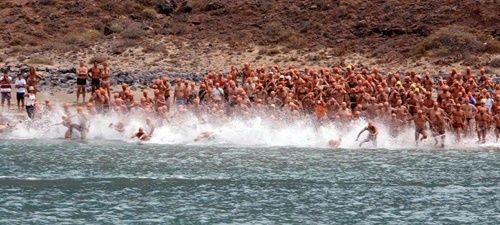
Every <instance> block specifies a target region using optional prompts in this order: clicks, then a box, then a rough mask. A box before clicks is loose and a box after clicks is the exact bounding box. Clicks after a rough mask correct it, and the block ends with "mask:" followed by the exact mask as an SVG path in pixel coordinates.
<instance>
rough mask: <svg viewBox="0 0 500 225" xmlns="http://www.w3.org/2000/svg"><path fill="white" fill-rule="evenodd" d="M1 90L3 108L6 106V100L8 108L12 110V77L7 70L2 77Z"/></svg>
mask: <svg viewBox="0 0 500 225" xmlns="http://www.w3.org/2000/svg"><path fill="white" fill-rule="evenodd" d="M0 92H1V93H2V109H3V107H4V103H5V101H7V108H8V109H9V110H10V98H11V92H12V79H11V78H10V77H9V75H8V74H7V71H5V72H4V73H3V76H2V78H1V79H0Z"/></svg>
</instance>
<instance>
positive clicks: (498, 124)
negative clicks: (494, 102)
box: [493, 106, 500, 142]
mask: <svg viewBox="0 0 500 225" xmlns="http://www.w3.org/2000/svg"><path fill="white" fill-rule="evenodd" d="M493 120H494V121H495V136H496V138H497V140H496V141H497V142H498V138H500V106H497V107H496V114H495V117H494V118H493Z"/></svg>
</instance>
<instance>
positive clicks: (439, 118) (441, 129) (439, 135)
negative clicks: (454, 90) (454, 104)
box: [431, 111, 449, 148]
mask: <svg viewBox="0 0 500 225" xmlns="http://www.w3.org/2000/svg"><path fill="white" fill-rule="evenodd" d="M448 125H449V120H447V118H445V117H444V116H443V115H442V114H441V112H439V111H437V112H435V114H434V116H433V117H431V126H432V129H431V131H432V136H433V137H434V145H435V146H438V145H439V146H440V147H441V148H444V139H445V138H446V128H447V127H448ZM439 139H441V144H439Z"/></svg>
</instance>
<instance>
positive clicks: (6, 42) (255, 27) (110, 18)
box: [0, 0, 500, 66]
mask: <svg viewBox="0 0 500 225" xmlns="http://www.w3.org/2000/svg"><path fill="white" fill-rule="evenodd" d="M0 24H1V25H0V27H1V29H2V30H1V31H0V48H1V49H4V52H5V53H4V55H3V56H2V55H0V60H1V59H2V58H5V57H7V56H6V55H12V54H19V55H21V58H20V61H22V59H25V58H23V57H22V55H24V56H27V55H29V54H31V53H39V52H43V51H50V52H64V53H68V52H78V51H81V50H82V49H88V48H90V47H92V46H95V45H96V44H97V45H104V46H105V48H106V52H105V54H107V55H114V56H119V55H121V54H123V53H124V52H126V51H127V50H128V49H130V48H134V47H137V46H140V47H141V48H142V49H143V52H157V53H160V54H164V55H165V57H166V56H168V55H169V52H168V50H166V49H165V46H164V44H163V43H176V42H182V43H186V45H187V46H189V48H190V49H198V48H199V49H200V50H199V52H198V54H197V55H198V56H203V54H204V52H203V51H204V50H203V48H201V47H200V46H221V47H220V49H221V50H225V51H232V52H237V51H246V50H248V48H249V47H251V46H258V47H261V48H265V49H266V50H265V51H264V52H260V54H264V55H273V52H272V51H273V48H276V47H277V46H279V53H283V52H284V53H287V52H288V51H291V50H298V52H299V55H300V54H301V52H312V51H316V52H318V51H321V49H325V48H328V49H329V51H328V52H326V53H324V54H328V55H332V56H335V57H338V56H343V55H347V54H352V53H358V54H362V55H364V56H366V57H371V58H380V59H384V60H386V61H387V60H388V61H394V60H396V61H397V60H399V59H407V58H413V59H419V58H421V57H426V58H427V57H428V58H430V59H432V60H433V63H435V64H437V65H446V64H451V63H454V62H458V61H465V62H466V64H472V65H476V64H485V63H488V62H484V61H481V60H480V58H481V57H482V56H483V55H485V54H486V55H490V56H491V57H496V56H497V55H498V53H499V52H500V2H499V1H497V0H462V1H448V0H444V1H443V0H427V1H414V0H374V1H363V0H351V1H326V0H323V1H321V0H275V1H270V0H241V1H226V0H87V1H80V0H2V1H0ZM222 46H224V47H222ZM0 54H1V53H0ZM27 57H29V56H27ZM318 57H320V58H321V57H323V56H322V55H321V54H320V55H319V56H318ZM491 57H490V58H491ZM293 59H294V58H290V60H291V61H294V60H293ZM308 59H309V60H314V57H310V58H308ZM296 60H297V59H295V61H296ZM282 61H286V59H283V60H282ZM187 66H189V65H187Z"/></svg>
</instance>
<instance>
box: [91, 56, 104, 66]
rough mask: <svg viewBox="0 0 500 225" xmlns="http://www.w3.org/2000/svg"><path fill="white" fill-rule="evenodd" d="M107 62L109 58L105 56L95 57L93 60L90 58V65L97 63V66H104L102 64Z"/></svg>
mask: <svg viewBox="0 0 500 225" xmlns="http://www.w3.org/2000/svg"><path fill="white" fill-rule="evenodd" d="M107 60H108V57H107V56H105V55H95V56H93V57H92V58H90V60H89V63H90V64H94V62H95V63H97V64H102V63H104V62H106V61H107Z"/></svg>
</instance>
